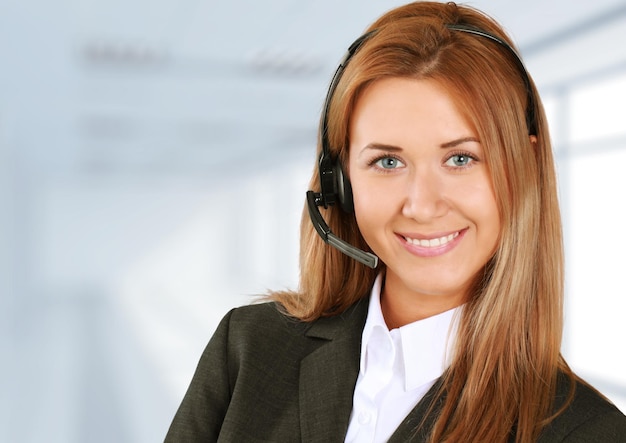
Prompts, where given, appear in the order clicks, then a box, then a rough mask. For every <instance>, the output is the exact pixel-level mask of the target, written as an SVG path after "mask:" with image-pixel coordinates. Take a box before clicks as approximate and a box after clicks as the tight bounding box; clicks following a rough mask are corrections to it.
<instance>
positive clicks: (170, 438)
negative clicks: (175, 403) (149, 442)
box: [165, 311, 233, 443]
mask: <svg viewBox="0 0 626 443" xmlns="http://www.w3.org/2000/svg"><path fill="white" fill-rule="evenodd" d="M232 313H233V311H230V312H229V313H228V314H226V316H225V317H224V318H223V319H222V321H221V322H220V324H219V325H218V327H217V329H216V331H215V333H214V334H213V336H212V338H211V340H210V341H209V343H208V345H207V346H206V348H205V350H204V352H203V353H202V356H201V357H200V361H199V363H198V366H197V368H196V371H195V373H194V376H193V378H192V380H191V383H190V385H189V388H188V389H187V393H186V394H185V396H184V397H183V401H182V403H181V404H180V406H179V408H178V411H177V412H176V414H175V415H174V419H173V420H172V423H171V425H170V428H169V430H168V432H167V435H166V437H165V443H183V442H198V441H203V442H215V441H217V440H218V436H219V433H220V428H221V427H222V423H223V421H224V417H225V415H226V411H227V409H228V405H229V403H230V397H231V388H230V381H229V375H228V373H229V371H228V358H227V354H228V331H229V325H230V319H231V317H232Z"/></svg>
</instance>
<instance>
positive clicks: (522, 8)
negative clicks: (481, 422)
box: [0, 0, 626, 443]
mask: <svg viewBox="0 0 626 443" xmlns="http://www.w3.org/2000/svg"><path fill="white" fill-rule="evenodd" d="M400 3H401V2H399V1H373V0H368V1H357V0H350V1H348V0H344V1H342V0H317V1H310V0H308V1H303V0H265V1H262V2H261V1H259V2H257V1H253V0H247V1H246V0H243V1H232V2H231V1H226V0H220V1H211V0H177V1H173V0H152V1H147V0H135V1H126V0H125V1H122V0H107V1H104V0H81V1H78V0H73V1H72V0H61V1H57V2H46V1H43V0H0V441H3V442H5V441H6V442H39V441H47V442H64V443H66V442H67V443H73V442H87V441H88V442H113V441H114V442H154V441H160V440H162V438H163V436H164V434H165V432H166V429H167V426H168V425H169V422H170V420H171V417H172V415H173V413H174V411H175V409H176V407H177V406H178V403H179V402H180V399H181V397H182V395H183V393H184V391H185V389H186V387H187V384H188V382H189V380H190V378H191V375H192V373H193V370H194V368H195V365H196V363H197V360H198V357H199V356H200V353H201V352H202V349H203V347H204V345H205V344H206V342H207V340H208V338H209V337H210V335H211V333H212V332H213V330H214V328H215V326H216V323H217V321H218V320H219V318H221V316H222V315H223V314H224V313H225V312H226V311H227V310H228V309H229V308H230V307H233V306H236V305H240V304H243V303H248V302H249V301H250V300H251V299H252V297H253V296H254V295H255V294H259V293H263V292H265V291H266V290H267V289H270V288H271V289H279V288H284V287H294V286H295V284H296V282H297V275H298V268H297V254H298V224H299V217H300V211H301V208H302V204H303V201H304V191H305V190H306V183H307V181H308V176H309V174H310V171H311V170H312V168H313V163H314V155H313V152H314V144H315V132H316V123H317V119H318V116H319V111H320V108H321V104H322V101H323V97H324V94H325V89H326V85H327V84H328V82H329V80H330V77H331V75H332V72H333V71H334V69H335V66H336V63H337V61H338V60H339V59H340V57H341V55H342V54H343V52H344V50H345V48H346V47H347V46H348V45H349V43H350V42H352V40H353V39H354V38H355V37H357V36H358V35H359V34H360V33H361V31H362V30H363V29H364V28H365V27H366V26H367V25H368V24H369V23H370V22H371V21H373V20H374V19H375V18H376V17H377V16H378V15H379V14H380V13H382V12H384V11H385V10H387V9H389V8H391V7H393V6H395V5H398V4H400ZM470 4H471V5H474V6H477V7H480V8H482V9H484V10H485V11H486V12H488V13H490V14H491V15H493V16H494V17H495V18H496V19H498V20H500V21H501V22H502V23H503V24H504V25H505V27H506V28H507V29H508V30H509V31H510V33H511V34H512V36H513V37H514V38H515V40H516V41H517V42H518V44H519V47H520V48H521V51H522V54H523V56H524V59H525V61H526V64H527V66H528V68H529V70H530V71H531V73H532V74H533V76H534V77H535V80H536V81H537V83H538V85H539V87H540V90H541V93H542V95H543V97H544V100H545V104H546V107H547V110H548V113H549V118H550V121H551V124H552V128H553V137H554V142H555V143H554V144H555V151H556V153H557V159H558V163H559V165H558V166H559V174H560V192H561V201H562V204H563V211H564V217H565V233H566V241H567V260H568V262H567V266H568V267H567V297H568V299H567V300H568V301H567V305H566V320H567V324H566V331H565V332H566V335H565V343H564V348H563V352H564V353H565V355H566V357H567V358H568V359H569V361H570V362H571V364H572V366H574V368H575V369H576V370H577V371H579V372H580V373H581V374H582V375H583V376H585V377H587V378H588V379H589V380H590V381H592V382H593V383H595V384H596V386H598V387H599V388H600V389H602V390H603V391H604V392H605V393H606V394H607V395H608V396H609V397H610V398H611V399H613V400H614V401H615V402H616V403H617V404H618V406H619V407H620V408H622V410H626V376H624V374H626V357H625V355H624V352H623V343H624V339H626V325H625V323H626V318H625V317H624V309H625V308H626V301H625V297H626V291H625V289H624V284H623V274H624V264H625V262H626V260H624V258H623V256H624V253H623V252H624V250H626V240H625V236H624V235H623V226H622V225H623V220H624V215H625V214H624V213H625V211H624V210H623V201H624V191H625V190H626V174H625V173H624V165H626V124H625V123H624V106H623V103H624V102H626V45H624V44H623V42H624V41H626V2H624V1H623V0H620V1H617V0H596V1H594V2H588V1H583V0H577V1H566V0H556V1H539V0H531V1H524V2H519V1H512V0H508V1H502V0H480V1H474V2H471V3H470Z"/></svg>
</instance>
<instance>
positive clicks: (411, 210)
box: [402, 169, 449, 224]
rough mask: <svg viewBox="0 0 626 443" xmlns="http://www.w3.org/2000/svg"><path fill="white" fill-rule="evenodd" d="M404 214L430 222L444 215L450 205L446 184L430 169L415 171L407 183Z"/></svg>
mask: <svg viewBox="0 0 626 443" xmlns="http://www.w3.org/2000/svg"><path fill="white" fill-rule="evenodd" d="M405 192H406V194H405V196H404V201H403V204H402V215H404V216H405V217H407V218H412V219H414V220H416V221H418V222H419V223H424V224H426V223H428V222H430V221H432V220H433V219H436V218H438V217H442V216H443V215H445V214H446V213H447V212H448V209H449V206H448V203H447V201H446V199H445V193H444V184H443V183H442V181H441V180H440V179H439V178H438V177H437V176H436V174H433V173H431V172H429V171H426V170H424V169H422V170H420V171H414V172H413V173H412V174H411V175H410V177H409V179H408V180H407V183H406V191H405Z"/></svg>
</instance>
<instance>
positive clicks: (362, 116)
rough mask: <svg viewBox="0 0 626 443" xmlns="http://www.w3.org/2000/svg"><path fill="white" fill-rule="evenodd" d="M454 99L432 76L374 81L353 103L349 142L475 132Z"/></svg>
mask: <svg viewBox="0 0 626 443" xmlns="http://www.w3.org/2000/svg"><path fill="white" fill-rule="evenodd" d="M455 100H456V99H455V97H454V96H453V95H452V94H450V92H449V91H448V90H446V89H445V88H444V87H443V86H442V85H441V83H439V82H437V81H435V80H431V79H413V78H396V77H394V78H386V79H382V80H378V81H376V82H373V83H371V84H370V85H368V86H367V87H366V88H365V89H364V90H363V91H362V93H361V94H360V95H359V97H358V99H357V101H356V103H355V106H354V109H353V112H352V115H351V118H350V125H349V131H350V134H349V138H350V141H351V144H352V142H355V141H357V142H358V141H359V140H360V139H362V138H372V137H374V138H377V137H382V138H385V140H376V141H379V142H383V141H384V142H393V141H394V140H398V141H402V140H405V139H406V138H407V137H409V138H410V137H416V136H418V137H420V138H422V139H430V138H432V139H433V140H437V141H440V138H442V137H443V138H446V137H450V136H454V137H457V136H470V135H475V134H474V131H473V130H472V128H471V125H470V124H469V123H468V122H467V120H466V118H465V117H464V115H462V114H461V112H459V106H458V105H457V102H456V101H455Z"/></svg>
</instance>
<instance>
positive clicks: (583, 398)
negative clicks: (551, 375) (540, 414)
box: [540, 375, 626, 443]
mask: <svg viewBox="0 0 626 443" xmlns="http://www.w3.org/2000/svg"><path fill="white" fill-rule="evenodd" d="M571 388H572V382H571V381H570V380H569V378H568V377H566V376H564V375H561V376H559V383H558V386H557V394H556V407H557V408H560V407H561V405H562V404H563V403H564V402H565V401H566V400H567V398H568V397H569V395H570V392H571ZM573 388H574V397H573V399H572V401H571V403H570V404H569V405H568V406H567V407H566V408H565V409H564V410H563V412H562V413H561V414H559V415H558V416H557V417H556V418H555V419H554V420H553V421H552V422H551V423H550V424H549V425H548V426H547V427H546V429H545V430H544V432H543V433H542V438H541V439H540V441H541V442H569V443H587V442H589V443H591V442H600V441H601V442H606V443H612V442H615V443H618V442H622V443H623V442H626V417H625V416H624V414H623V413H622V412H621V411H620V410H619V409H618V408H617V407H616V406H615V405H613V404H612V403H611V402H610V401H608V400H607V399H606V398H605V397H604V396H603V395H602V394H600V393H599V392H598V391H597V390H596V389H594V388H593V387H592V386H590V385H589V384H587V383H586V382H584V381H583V380H580V379H576V380H575V381H574V385H573Z"/></svg>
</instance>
